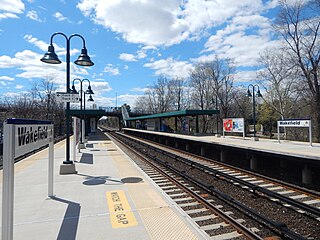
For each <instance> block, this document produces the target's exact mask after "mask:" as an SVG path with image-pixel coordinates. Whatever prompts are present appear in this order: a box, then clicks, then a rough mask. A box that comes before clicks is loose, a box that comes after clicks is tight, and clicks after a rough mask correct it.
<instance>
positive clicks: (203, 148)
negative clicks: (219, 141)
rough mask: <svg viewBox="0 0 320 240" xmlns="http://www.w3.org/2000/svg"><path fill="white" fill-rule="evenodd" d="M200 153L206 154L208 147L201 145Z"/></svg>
mask: <svg viewBox="0 0 320 240" xmlns="http://www.w3.org/2000/svg"><path fill="white" fill-rule="evenodd" d="M200 154H201V156H204V155H205V154H206V149H205V147H204V146H201V149H200Z"/></svg>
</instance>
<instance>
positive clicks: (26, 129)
mask: <svg viewBox="0 0 320 240" xmlns="http://www.w3.org/2000/svg"><path fill="white" fill-rule="evenodd" d="M52 133H53V128H52V125H42V124H41V125H36V124H27V125H15V157H18V156H21V155H23V154H25V153H28V152H31V151H33V150H34V149H38V148H40V147H43V146H45V145H46V144H48V143H49V141H50V140H51V138H52V137H53V136H52V135H53V134H52Z"/></svg>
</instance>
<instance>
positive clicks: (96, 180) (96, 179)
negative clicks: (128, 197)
mask: <svg viewBox="0 0 320 240" xmlns="http://www.w3.org/2000/svg"><path fill="white" fill-rule="evenodd" d="M77 175H79V176H84V177H85V178H84V179H85V180H84V181H83V183H82V184H84V185H87V186H95V185H101V184H105V185H111V184H109V183H107V182H114V183H118V184H116V185H119V184H122V181H121V180H117V179H112V178H111V177H110V176H90V175H86V174H81V173H77Z"/></svg>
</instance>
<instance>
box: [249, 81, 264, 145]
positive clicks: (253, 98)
mask: <svg viewBox="0 0 320 240" xmlns="http://www.w3.org/2000/svg"><path fill="white" fill-rule="evenodd" d="M250 87H251V88H252V94H251V92H250ZM255 88H257V89H258V91H257V94H256V95H255V93H254V91H255ZM255 96H257V97H262V95H261V93H260V89H259V86H258V85H257V84H255V85H252V84H250V85H249V86H248V91H247V97H252V104H253V140H254V141H258V138H257V137H256V100H255Z"/></svg>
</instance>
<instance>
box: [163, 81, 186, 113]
mask: <svg viewBox="0 0 320 240" xmlns="http://www.w3.org/2000/svg"><path fill="white" fill-rule="evenodd" d="M185 89H186V88H185V79H180V78H176V79H172V80H170V81H169V82H168V91H169V95H170V97H171V103H170V109H171V110H176V111H180V110H181V109H184V108H186V106H187V101H188V98H187V96H186V94H185Z"/></svg>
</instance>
